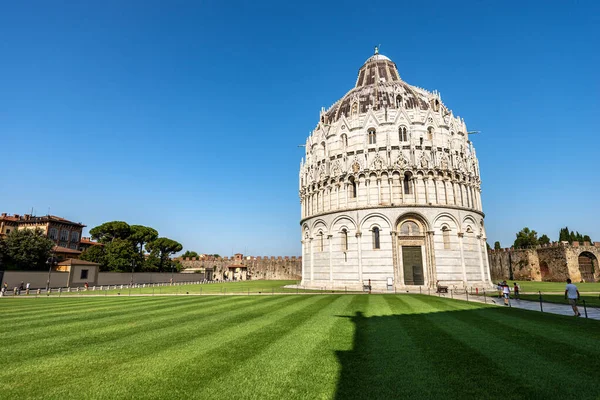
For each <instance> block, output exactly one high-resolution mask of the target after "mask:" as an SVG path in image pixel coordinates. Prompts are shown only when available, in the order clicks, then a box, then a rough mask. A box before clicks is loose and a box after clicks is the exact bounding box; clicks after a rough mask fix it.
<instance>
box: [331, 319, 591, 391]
mask: <svg viewBox="0 0 600 400" xmlns="http://www.w3.org/2000/svg"><path fill="white" fill-rule="evenodd" d="M538 314H539V313H538ZM345 318H350V319H351V321H352V322H353V323H354V325H355V332H354V339H353V348H352V350H349V351H337V352H336V354H337V357H338V360H339V362H340V365H341V372H340V375H339V379H338V383H337V389H336V394H335V398H336V399H339V400H342V399H344V400H346V399H400V398H410V399H417V398H423V399H430V398H452V399H454V398H460V399H464V398H511V399H516V398H518V399H521V398H523V399H525V398H526V399H538V398H539V399H542V398H543V399H549V398H560V397H562V398H565V397H567V396H568V398H577V399H583V398H597V396H598V395H599V394H600V384H599V383H598V380H597V378H596V373H597V371H598V370H599V369H600V361H599V360H600V350H598V347H600V346H596V347H595V349H596V350H595V351H594V350H593V348H594V346H595V345H594V344H593V343H594V341H596V340H597V339H598V334H597V329H598V327H600V325H598V324H597V322H596V321H589V322H590V323H588V321H585V322H583V321H581V320H580V321H571V320H568V319H567V317H557V316H545V315H535V314H533V315H532V313H530V312H526V311H521V310H507V309H500V308H482V309H476V310H460V311H458V310H457V311H444V312H434V313H428V314H416V313H415V314H400V315H389V316H372V317H366V316H365V315H364V314H363V313H361V312H357V313H356V314H355V315H354V316H352V317H345ZM504 319H506V320H504ZM501 320H504V322H503V323H502V324H501V323H499V321H501ZM582 322H583V323H582ZM544 326H547V329H550V330H552V335H553V334H554V333H555V332H562V331H561V330H562V329H564V335H565V336H564V337H560V335H558V336H559V337H553V336H552V335H549V334H544V335H539V336H538V335H537V333H536V329H544ZM579 328H580V330H579V332H578V336H576V337H575V338H574V340H577V338H581V337H584V338H588V337H589V341H590V343H589V345H590V348H592V351H591V352H590V353H587V354H582V353H584V352H583V351H582V346H578V347H571V346H570V345H569V334H570V333H573V332H574V330H576V329H579ZM554 339H556V340H554ZM586 345H587V344H586ZM583 348H585V346H583ZM578 366H579V367H585V368H578Z"/></svg>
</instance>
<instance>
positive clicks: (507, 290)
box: [502, 281, 510, 306]
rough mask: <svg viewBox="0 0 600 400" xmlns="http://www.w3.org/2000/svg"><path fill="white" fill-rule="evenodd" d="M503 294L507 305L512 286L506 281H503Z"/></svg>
mask: <svg viewBox="0 0 600 400" xmlns="http://www.w3.org/2000/svg"><path fill="white" fill-rule="evenodd" d="M502 295H503V297H504V305H505V306H507V305H508V302H509V300H510V286H508V283H506V281H504V282H502Z"/></svg>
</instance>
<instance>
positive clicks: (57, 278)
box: [2, 271, 204, 290]
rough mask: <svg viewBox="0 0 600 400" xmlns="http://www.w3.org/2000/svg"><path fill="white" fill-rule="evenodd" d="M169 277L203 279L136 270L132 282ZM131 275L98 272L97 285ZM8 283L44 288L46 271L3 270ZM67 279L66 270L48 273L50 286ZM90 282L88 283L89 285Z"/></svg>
mask: <svg viewBox="0 0 600 400" xmlns="http://www.w3.org/2000/svg"><path fill="white" fill-rule="evenodd" d="M171 277H172V278H173V282H196V281H202V280H204V274H203V273H198V274H181V273H175V274H171V273H169V272H162V273H160V272H156V273H152V272H136V273H134V274H133V283H166V282H170V279H171ZM131 279H132V276H131V273H129V272H100V273H99V274H98V283H97V284H98V285H128V284H129V283H130V282H131ZM2 280H3V282H2V284H4V282H6V283H7V284H8V288H9V290H12V288H13V287H15V286H19V284H20V283H21V282H23V283H24V284H26V283H29V284H30V287H31V289H38V288H45V287H46V282H47V280H48V272H47V271H5V272H4V276H3V278H2ZM68 281H69V273H68V272H57V271H52V274H50V287H52V288H59V287H67V286H68ZM84 284H85V282H77V283H72V284H71V286H72V287H76V286H79V287H83V285H84ZM91 285H92V283H90V286H91Z"/></svg>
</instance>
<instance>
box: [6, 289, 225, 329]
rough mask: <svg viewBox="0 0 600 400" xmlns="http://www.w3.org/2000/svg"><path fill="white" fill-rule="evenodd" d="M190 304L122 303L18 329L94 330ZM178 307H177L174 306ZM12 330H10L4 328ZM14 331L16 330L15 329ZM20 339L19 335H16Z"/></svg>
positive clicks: (42, 319) (48, 318)
mask: <svg viewBox="0 0 600 400" xmlns="http://www.w3.org/2000/svg"><path fill="white" fill-rule="evenodd" d="M209 302H217V303H218V302H223V299H222V298H220V297H213V298H210V300H207V301H206V302H205V303H204V304H206V303H209ZM188 304H196V303H195V302H194V300H193V299H192V298H187V299H181V300H179V301H175V300H168V301H164V300H160V299H157V300H156V301H151V300H150V301H149V300H146V301H145V302H143V303H137V302H135V303H129V302H128V301H126V302H121V304H117V305H113V306H112V307H111V306H106V307H90V308H88V309H85V310H84V311H85V313H82V312H81V310H80V311H73V312H71V311H68V312H65V313H62V314H60V315H59V316H43V317H40V318H39V319H38V320H31V321H29V322H28V323H21V324H19V325H17V326H18V327H23V326H27V328H28V332H29V333H31V334H34V335H35V334H36V333H38V332H36V330H43V331H44V332H45V333H47V334H50V335H51V334H52V330H53V328H54V327H56V328H57V329H63V328H64V327H68V328H76V327H77V326H76V325H81V324H84V325H86V327H87V328H88V329H93V328H95V327H96V326H103V323H104V322H105V321H104V320H105V319H109V318H110V319H111V320H112V321H114V322H119V320H121V319H128V318H129V317H130V316H136V317H137V319H140V318H142V317H146V316H148V315H147V314H149V313H156V312H159V311H160V310H162V309H164V308H172V309H173V310H172V311H176V310H177V309H178V308H179V307H185V306H186V305H188ZM174 305H176V306H174ZM4 329H10V328H6V327H5V328H4ZM13 329H14V328H13ZM14 337H16V338H18V337H19V335H18V334H17V335H14Z"/></svg>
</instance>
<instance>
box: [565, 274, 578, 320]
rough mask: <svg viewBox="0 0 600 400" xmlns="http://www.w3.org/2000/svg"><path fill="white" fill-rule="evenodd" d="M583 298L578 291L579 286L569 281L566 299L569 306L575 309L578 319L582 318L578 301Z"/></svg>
mask: <svg viewBox="0 0 600 400" xmlns="http://www.w3.org/2000/svg"><path fill="white" fill-rule="evenodd" d="M580 297H581V296H580V295H579V290H577V286H575V285H574V284H572V283H571V279H567V286H566V287H565V299H569V304H570V305H571V308H572V309H573V312H574V313H575V316H576V317H581V313H580V312H579V309H578V308H577V300H579V298H580Z"/></svg>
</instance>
